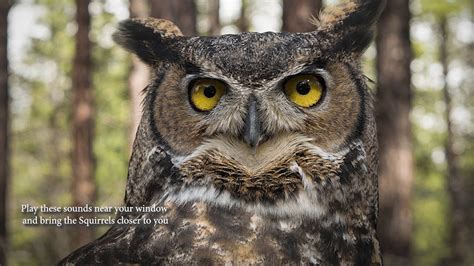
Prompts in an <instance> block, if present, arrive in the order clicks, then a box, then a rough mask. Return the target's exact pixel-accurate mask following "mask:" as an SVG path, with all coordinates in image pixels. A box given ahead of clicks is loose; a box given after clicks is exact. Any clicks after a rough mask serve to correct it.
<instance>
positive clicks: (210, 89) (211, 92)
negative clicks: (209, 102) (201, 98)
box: [204, 85, 216, 98]
mask: <svg viewBox="0 0 474 266" xmlns="http://www.w3.org/2000/svg"><path fill="white" fill-rule="evenodd" d="M204 95H205V96H206V97H207V98H212V97H214V96H215V95H216V88H215V87H214V86H212V85H209V86H206V87H205V88H204Z"/></svg>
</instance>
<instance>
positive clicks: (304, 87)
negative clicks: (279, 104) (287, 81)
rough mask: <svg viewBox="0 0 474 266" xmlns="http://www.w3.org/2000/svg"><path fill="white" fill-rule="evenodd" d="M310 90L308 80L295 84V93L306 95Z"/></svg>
mask: <svg viewBox="0 0 474 266" xmlns="http://www.w3.org/2000/svg"><path fill="white" fill-rule="evenodd" d="M310 90H311V86H310V85H309V81H308V80H303V81H300V82H298V84H296V91H297V92H298V93H299V94H301V95H306V94H308V93H309V91H310Z"/></svg>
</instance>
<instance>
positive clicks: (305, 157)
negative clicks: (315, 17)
mask: <svg viewBox="0 0 474 266" xmlns="http://www.w3.org/2000/svg"><path fill="white" fill-rule="evenodd" d="M382 7H383V1H377V0H370V1H362V0H361V1H356V2H349V3H346V4H343V5H340V6H336V7H332V8H329V9H326V10H325V11H324V12H323V13H322V14H321V15H320V18H319V23H318V25H317V30H316V31H314V32H310V33H272V32H266V33H242V34H237V35H223V36H216V37H185V36H182V34H181V33H180V30H179V29H178V28H177V27H176V26H175V25H173V24H172V23H171V22H169V21H166V20H161V19H153V18H148V19H142V20H140V19H132V20H127V21H124V22H122V23H121V24H120V26H119V29H118V31H117V33H116V34H115V35H114V38H115V41H116V42H117V43H118V44H120V45H122V46H123V47H125V48H126V49H127V50H129V51H130V52H132V53H134V54H136V55H137V56H138V57H139V58H140V59H141V60H142V61H143V62H145V63H147V64H148V65H149V66H150V68H151V70H152V72H153V79H152V82H151V83H150V84H149V86H148V87H147V88H146V99H145V101H144V104H143V106H144V111H143V117H142V120H141V123H140V126H139V130H138V133H137V137H136V141H135V143H134V147H133V154H132V158H131V161H130V167H129V173H128V183H127V188H126V196H125V204H126V206H131V207H133V206H152V205H155V206H165V207H167V208H168V210H169V211H168V212H167V213H166V214H165V217H167V219H168V224H165V225H159V226H155V227H153V226H152V225H150V226H147V225H141V226H120V225H114V226H112V227H111V229H110V230H109V231H108V232H107V233H106V234H105V235H103V236H102V237H101V238H99V239H98V240H95V241H93V242H91V243H90V244H88V245H86V246H84V247H82V248H80V249H78V250H77V251H75V252H73V253H72V254H71V255H69V256H68V257H66V258H65V259H64V260H63V261H62V263H69V262H72V263H84V262H89V263H91V262H93V263H114V264H115V263H120V262H125V263H144V264H155V263H158V264H160V263H161V264H176V265H188V264H200V263H202V264H218V265H221V264H226V265H227V264H236V265H241V264H244V265H249V264H252V265H255V264H256V265H259V264H268V265H279V264H316V265H339V264H342V265H372V264H376V265H377V264H381V257H380V250H379V247H378V241H377V238H376V233H375V228H376V221H377V201H378V199H377V197H378V196H377V175H376V171H377V141H376V129H375V123H374V116H373V114H372V111H373V110H372V109H373V108H372V96H371V94H370V92H369V90H368V88H367V86H366V82H365V81H366V78H365V76H364V75H363V74H362V73H361V70H360V66H359V61H360V57H361V54H362V53H363V51H364V50H365V49H366V47H367V46H368V44H369V43H370V41H371V38H372V27H373V24H374V22H375V21H376V19H377V17H378V15H379V14H380V12H381V9H382ZM162 215H163V214H157V213H123V214H120V215H119V217H120V216H123V217H125V218H143V217H145V218H157V217H163V216H162Z"/></svg>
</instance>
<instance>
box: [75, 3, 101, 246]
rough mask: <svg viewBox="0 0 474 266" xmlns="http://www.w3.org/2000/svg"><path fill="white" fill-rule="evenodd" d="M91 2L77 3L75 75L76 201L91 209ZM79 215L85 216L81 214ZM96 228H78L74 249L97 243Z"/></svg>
mask: <svg viewBox="0 0 474 266" xmlns="http://www.w3.org/2000/svg"><path fill="white" fill-rule="evenodd" d="M88 7H89V0H76V23H77V33H76V37H75V39H76V50H75V51H76V53H75V56H74V66H73V73H72V91H73V115H72V119H73V120H72V136H73V151H72V175H73V176H72V178H73V183H72V197H73V204H74V205H75V206H84V205H86V204H89V205H91V204H92V203H93V202H94V200H95V197H96V185H95V180H94V169H95V162H94V153H93V145H92V144H93V138H94V112H95V111H94V96H93V89H92V84H91V67H92V65H91V42H90V40H89V32H90V14H89V10H88ZM75 215H81V214H80V213H78V214H75ZM93 235H94V234H93V229H92V227H85V226H78V227H77V228H75V230H74V235H73V242H74V243H73V245H74V246H77V247H78V246H81V245H84V244H86V243H88V242H90V241H91V240H92V239H93Z"/></svg>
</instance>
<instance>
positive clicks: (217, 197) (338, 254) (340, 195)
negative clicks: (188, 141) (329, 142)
mask: <svg viewBox="0 0 474 266" xmlns="http://www.w3.org/2000/svg"><path fill="white" fill-rule="evenodd" d="M306 140H308V139H306V138H300V140H298V141H295V142H294V143H293V144H294V145H290V146H286V147H285V148H286V149H285V152H282V151H280V152H275V151H273V158H272V159H271V160H263V161H259V158H258V156H257V158H253V159H252V160H250V161H247V160H246V159H248V158H239V157H236V156H234V155H233V154H228V153H226V151H227V150H226V148H225V147H220V148H217V146H215V145H207V146H205V147H204V148H203V149H202V150H200V151H199V152H196V153H195V154H193V155H191V156H188V157H186V158H174V159H170V158H167V157H169V156H170V155H164V154H166V153H165V152H164V151H163V150H161V149H159V148H157V149H152V151H151V152H150V153H149V154H147V155H146V156H145V158H146V160H147V161H150V162H154V161H155V160H156V158H160V160H166V161H168V160H171V161H172V162H173V164H174V166H173V168H175V171H177V172H176V173H175V174H173V175H172V176H167V177H166V178H167V180H166V182H164V183H162V184H161V185H160V187H161V188H162V193H160V194H159V195H156V196H155V197H153V198H152V200H151V201H150V203H149V204H156V205H161V206H165V207H167V208H168V210H169V211H168V212H167V213H166V214H165V216H166V218H167V219H168V221H169V223H168V224H165V225H159V226H156V227H153V226H135V227H120V226H114V227H112V228H111V229H110V230H109V231H108V233H107V234H106V235H105V236H103V237H102V238H100V239H98V240H97V241H95V242H93V243H91V244H89V245H88V246H85V247H83V248H82V250H80V252H76V253H77V256H76V257H74V256H72V257H69V258H68V259H67V261H69V262H77V261H94V262H103V263H104V262H109V263H116V262H132V263H133V262H140V263H165V264H190V263H198V264H199V263H202V264H209V263H215V264H218V265H221V264H226V263H229V262H230V263H235V264H254V265H255V264H256V265H258V264H264V263H267V264H268V263H269V264H281V263H284V264H285V263H286V264H288V263H290V264H292V263H301V262H302V263H313V264H316V265H318V264H319V265H325V264H335V265H336V264H338V263H342V264H344V263H347V264H357V265H371V264H379V263H380V254H379V250H378V242H377V240H376V238H375V230H374V229H375V228H374V225H373V221H371V220H370V218H369V217H370V214H369V213H367V210H368V209H370V208H369V206H368V201H367V200H364V198H365V197H366V194H368V191H369V190H370V189H371V188H370V187H368V185H367V184H368V182H366V181H367V179H368V177H367V176H366V175H367V174H369V173H367V168H366V166H365V151H364V148H363V145H362V143H361V142H356V143H353V144H352V145H350V148H348V149H346V150H343V151H341V152H339V153H334V154H328V153H326V152H324V151H322V150H321V149H319V148H317V147H316V146H314V145H312V144H310V143H309V142H307V141H306ZM272 149H274V148H272ZM266 155H268V154H266ZM267 157H268V156H267ZM267 159H268V158H267ZM252 162H253V164H252ZM257 162H258V164H257V165H255V163H257ZM257 166H258V167H257ZM155 168H156V167H155ZM158 168H159V167H158ZM160 173H161V171H160ZM161 178H163V177H161ZM160 215H161V214H160ZM125 216H126V217H128V218H131V217H133V218H143V217H145V218H150V219H153V218H162V216H159V215H158V214H156V213H137V214H125ZM107 254H115V255H114V256H109V255H107ZM79 256H80V257H79Z"/></svg>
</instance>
